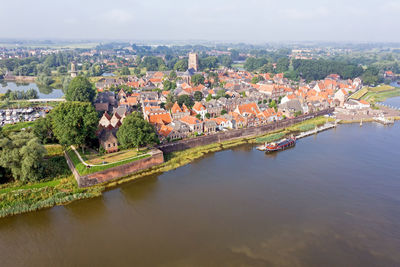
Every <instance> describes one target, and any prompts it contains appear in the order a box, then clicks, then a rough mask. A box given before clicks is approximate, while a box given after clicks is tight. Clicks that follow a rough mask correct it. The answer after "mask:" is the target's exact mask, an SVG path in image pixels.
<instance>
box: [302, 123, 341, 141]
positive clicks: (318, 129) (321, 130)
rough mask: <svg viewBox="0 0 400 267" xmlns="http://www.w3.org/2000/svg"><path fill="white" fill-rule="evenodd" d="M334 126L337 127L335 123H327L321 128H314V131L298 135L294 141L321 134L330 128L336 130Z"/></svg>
mask: <svg viewBox="0 0 400 267" xmlns="http://www.w3.org/2000/svg"><path fill="white" fill-rule="evenodd" d="M336 125H337V124H336V122H335V123H327V124H325V125H323V126H321V127H316V128H315V129H314V130H310V131H307V132H303V133H300V134H299V135H298V136H296V139H301V138H304V137H307V136H310V135H313V134H317V133H320V132H323V131H326V130H329V129H332V128H336Z"/></svg>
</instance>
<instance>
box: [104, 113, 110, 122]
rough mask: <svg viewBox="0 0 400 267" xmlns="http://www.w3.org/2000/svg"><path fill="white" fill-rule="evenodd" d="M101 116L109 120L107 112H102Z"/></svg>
mask: <svg viewBox="0 0 400 267" xmlns="http://www.w3.org/2000/svg"><path fill="white" fill-rule="evenodd" d="M103 118H106V119H107V120H111V116H110V115H109V114H108V113H107V111H105V112H104V114H103Z"/></svg>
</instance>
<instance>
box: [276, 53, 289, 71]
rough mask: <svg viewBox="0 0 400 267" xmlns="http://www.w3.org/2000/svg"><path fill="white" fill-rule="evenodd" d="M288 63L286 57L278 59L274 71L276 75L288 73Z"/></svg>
mask: <svg viewBox="0 0 400 267" xmlns="http://www.w3.org/2000/svg"><path fill="white" fill-rule="evenodd" d="M289 63H290V61H289V59H288V58H287V57H282V58H280V59H278V62H276V71H277V72H278V73H281V72H286V71H288V70H289Z"/></svg>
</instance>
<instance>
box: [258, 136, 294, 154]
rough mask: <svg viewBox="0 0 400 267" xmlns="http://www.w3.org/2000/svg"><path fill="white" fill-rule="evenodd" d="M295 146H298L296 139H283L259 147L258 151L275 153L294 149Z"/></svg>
mask: <svg viewBox="0 0 400 267" xmlns="http://www.w3.org/2000/svg"><path fill="white" fill-rule="evenodd" d="M295 145H296V138H295V137H290V138H285V139H282V140H280V141H279V142H273V143H269V144H265V145H264V146H259V147H257V149H258V150H260V151H266V152H274V151H280V150H285V149H287V148H290V147H293V146H295Z"/></svg>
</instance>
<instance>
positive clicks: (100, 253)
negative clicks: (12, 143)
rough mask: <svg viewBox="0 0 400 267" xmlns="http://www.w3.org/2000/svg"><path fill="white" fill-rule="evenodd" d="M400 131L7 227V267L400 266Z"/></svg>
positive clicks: (3, 251)
mask: <svg viewBox="0 0 400 267" xmlns="http://www.w3.org/2000/svg"><path fill="white" fill-rule="evenodd" d="M399 136H400V124H399V123H396V124H395V125H394V126H390V127H384V126H382V125H379V124H375V123H366V124H364V125H363V126H362V127H360V126H359V125H357V124H353V125H340V126H338V128H337V129H334V130H329V131H326V132H323V133H320V134H318V135H317V136H312V137H308V138H305V139H301V140H299V141H298V144H297V145H296V147H294V148H292V149H289V150H286V151H283V152H280V153H276V154H264V153H262V152H259V151H257V150H255V148H254V147H253V146H250V145H244V146H239V147H236V148H233V149H231V150H226V151H221V152H217V153H213V154H209V155H207V156H205V157H204V158H202V159H199V160H197V161H195V162H193V163H192V164H189V165H186V166H184V167H181V168H178V169H177V170H174V171H170V172H167V173H164V174H161V175H156V176H151V177H147V178H145V179H141V180H138V181H136V182H132V183H128V184H124V185H122V186H120V187H118V188H116V189H114V190H111V191H108V192H106V193H105V194H104V195H103V196H102V197H100V198H96V199H90V200H83V201H79V202H74V203H72V204H70V205H67V206H63V207H55V208H51V209H47V210H42V211H39V212H36V213H29V214H24V215H20V216H15V217H10V218H5V219H1V220H0V257H1V266H160V265H161V266H400V254H399V251H400V194H399V192H400V175H399V161H400V141H399V138H398V137H399Z"/></svg>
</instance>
